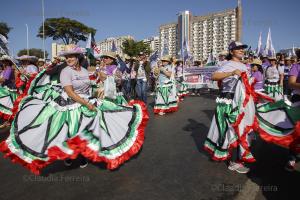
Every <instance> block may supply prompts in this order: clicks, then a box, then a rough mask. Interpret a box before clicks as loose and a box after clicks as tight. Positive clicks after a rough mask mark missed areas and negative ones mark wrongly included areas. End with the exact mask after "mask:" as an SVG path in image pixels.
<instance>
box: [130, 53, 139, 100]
mask: <svg viewBox="0 0 300 200" xmlns="http://www.w3.org/2000/svg"><path fill="white" fill-rule="evenodd" d="M132 62H133V64H132V65H131V68H130V96H131V99H136V71H135V70H134V68H135V63H136V62H137V60H136V57H132Z"/></svg>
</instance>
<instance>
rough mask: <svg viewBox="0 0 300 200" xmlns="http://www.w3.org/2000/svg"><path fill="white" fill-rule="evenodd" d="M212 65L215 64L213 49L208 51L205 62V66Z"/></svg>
mask: <svg viewBox="0 0 300 200" xmlns="http://www.w3.org/2000/svg"><path fill="white" fill-rule="evenodd" d="M214 65H215V59H214V56H213V51H212V50H210V53H209V55H208V58H207V62H206V64H205V66H214Z"/></svg>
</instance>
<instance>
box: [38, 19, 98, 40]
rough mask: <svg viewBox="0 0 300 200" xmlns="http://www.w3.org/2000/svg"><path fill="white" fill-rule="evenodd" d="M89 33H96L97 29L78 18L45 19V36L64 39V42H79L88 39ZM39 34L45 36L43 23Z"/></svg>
mask: <svg viewBox="0 0 300 200" xmlns="http://www.w3.org/2000/svg"><path fill="white" fill-rule="evenodd" d="M89 33H92V34H93V35H95V33H96V29H94V28H91V27H88V26H86V25H84V24H83V23H81V22H78V21H76V20H72V19H69V18H65V17H61V18H48V19H46V20H45V38H48V37H49V38H52V39H53V40H62V41H63V43H64V44H70V43H74V44H77V43H78V42H79V41H86V40H87V35H88V34H89ZM37 36H38V37H40V38H43V25H42V26H41V27H40V28H39V33H38V35H37Z"/></svg>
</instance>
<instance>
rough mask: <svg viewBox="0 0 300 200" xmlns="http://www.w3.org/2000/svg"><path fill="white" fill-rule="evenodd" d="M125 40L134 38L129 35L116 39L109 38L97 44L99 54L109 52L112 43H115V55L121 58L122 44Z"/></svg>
mask: <svg viewBox="0 0 300 200" xmlns="http://www.w3.org/2000/svg"><path fill="white" fill-rule="evenodd" d="M127 39H129V40H134V38H133V37H132V36H130V35H127V36H121V37H116V38H114V37H110V38H106V39H105V40H102V41H100V42H98V45H99V46H100V50H101V52H106V51H111V50H112V45H113V43H115V47H116V49H117V52H116V53H117V54H119V55H121V56H123V50H122V47H123V42H124V41H125V40H127Z"/></svg>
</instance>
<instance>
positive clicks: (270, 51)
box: [265, 28, 276, 57]
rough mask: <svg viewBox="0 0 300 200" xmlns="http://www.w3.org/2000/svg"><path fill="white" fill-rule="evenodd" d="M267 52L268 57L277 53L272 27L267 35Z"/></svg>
mask: <svg viewBox="0 0 300 200" xmlns="http://www.w3.org/2000/svg"><path fill="white" fill-rule="evenodd" d="M265 54H266V55H267V56H268V57H274V56H275V55H276V51H275V49H274V46H273V43H272V37H271V28H269V32H268V36H267V43H266V47H265Z"/></svg>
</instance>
